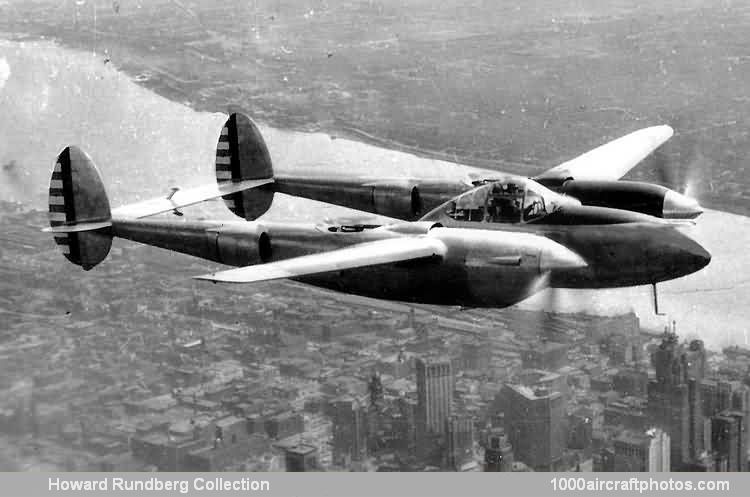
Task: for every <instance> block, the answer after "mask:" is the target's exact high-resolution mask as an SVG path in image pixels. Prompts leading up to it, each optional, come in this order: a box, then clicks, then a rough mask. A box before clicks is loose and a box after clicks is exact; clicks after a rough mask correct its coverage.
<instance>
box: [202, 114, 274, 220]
mask: <svg viewBox="0 0 750 497" xmlns="http://www.w3.org/2000/svg"><path fill="white" fill-rule="evenodd" d="M271 178H273V167H272V165H271V156H270V155H269V153H268V148H267V147H266V142H265V141H264V140H263V136H262V135H261V134H260V130H258V127H257V126H256V125H255V123H253V121H251V120H250V118H249V117H247V116H246V115H244V114H239V113H237V114H232V115H231V116H229V119H227V121H226V122H225V123H224V127H223V128H222V129H221V134H220V135H219V142H218V144H217V145H216V181H217V182H218V183H219V185H221V184H222V183H227V182H231V181H235V182H236V181H243V180H249V179H271ZM273 188H274V187H273V185H272V184H269V185H264V186H261V187H259V188H253V189H251V190H245V191H241V192H237V193H232V194H231V195H225V196H224V197H222V198H223V199H224V202H225V203H226V205H227V207H228V208H229V210H231V211H232V212H233V213H234V214H236V215H237V216H240V217H242V218H245V219H247V220H248V221H252V220H254V219H257V218H258V217H260V216H261V215H262V214H263V213H265V212H266V211H267V210H268V208H269V207H271V202H272V201H273Z"/></svg>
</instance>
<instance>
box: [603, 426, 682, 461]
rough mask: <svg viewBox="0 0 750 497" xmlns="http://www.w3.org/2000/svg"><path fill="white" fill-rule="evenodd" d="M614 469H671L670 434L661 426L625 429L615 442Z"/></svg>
mask: <svg viewBox="0 0 750 497" xmlns="http://www.w3.org/2000/svg"><path fill="white" fill-rule="evenodd" d="M614 452H615V459H614V468H613V469H614V471H622V472H633V471H636V472H643V471H648V472H665V471H669V470H670V467H671V465H670V461H669V457H670V452H671V448H670V441H669V435H668V434H667V433H665V432H664V431H663V430H662V429H660V428H651V429H650V430H647V431H645V432H635V431H632V430H625V431H623V432H622V433H621V434H620V435H619V436H618V437H617V438H616V439H615V442H614Z"/></svg>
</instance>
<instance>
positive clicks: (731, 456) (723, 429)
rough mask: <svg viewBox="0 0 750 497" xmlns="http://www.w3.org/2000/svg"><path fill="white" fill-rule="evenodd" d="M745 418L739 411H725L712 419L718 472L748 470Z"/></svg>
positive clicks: (712, 440)
mask: <svg viewBox="0 0 750 497" xmlns="http://www.w3.org/2000/svg"><path fill="white" fill-rule="evenodd" d="M743 418H744V416H743V415H742V413H741V412H739V411H724V412H722V413H721V414H719V415H718V416H714V417H713V418H711V443H712V446H713V449H714V451H715V454H716V469H717V471H744V470H745V469H746V468H745V466H746V464H747V462H746V461H747V454H746V451H745V444H744V440H743V439H744V437H743V435H744V433H743V428H744V419H743Z"/></svg>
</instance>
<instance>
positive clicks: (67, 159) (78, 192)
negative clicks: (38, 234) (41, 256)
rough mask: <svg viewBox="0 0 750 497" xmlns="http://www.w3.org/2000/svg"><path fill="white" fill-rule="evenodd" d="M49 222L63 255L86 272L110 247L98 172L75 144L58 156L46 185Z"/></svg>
mask: <svg viewBox="0 0 750 497" xmlns="http://www.w3.org/2000/svg"><path fill="white" fill-rule="evenodd" d="M49 224H50V228H48V229H46V230H45V231H48V232H51V233H53V234H54V238H55V243H57V245H58V246H59V247H60V249H61V250H62V252H63V254H64V255H65V257H66V258H67V259H68V260H69V261H70V262H72V263H73V264H77V265H79V266H81V267H82V268H83V269H85V270H86V271H88V270H89V269H91V268H93V267H94V266H96V265H97V264H99V263H100V262H101V261H103V260H104V258H105V257H107V254H108V253H109V249H110V247H111V246H112V235H111V234H110V233H109V226H111V214H110V209H109V200H108V199H107V193H106V192H105V191H104V185H103V184H102V180H101V177H100V176H99V171H98V170H97V169H96V166H95V165H94V163H93V161H92V160H91V159H90V158H89V156H88V155H86V153H85V152H84V151H83V150H81V149H80V148H78V147H75V146H71V147H66V148H65V149H64V150H63V151H62V152H60V155H58V156H57V161H56V162H55V168H54V170H53V171H52V179H51V180H50V186H49Z"/></svg>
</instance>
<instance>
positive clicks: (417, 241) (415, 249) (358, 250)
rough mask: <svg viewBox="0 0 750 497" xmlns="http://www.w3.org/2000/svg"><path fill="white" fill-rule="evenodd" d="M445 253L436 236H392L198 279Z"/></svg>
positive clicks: (266, 276)
mask: <svg viewBox="0 0 750 497" xmlns="http://www.w3.org/2000/svg"><path fill="white" fill-rule="evenodd" d="M445 252H446V247H445V244H444V243H443V242H441V241H440V240H438V239H436V238H432V237H427V236H426V237H414V238H391V239H388V240H378V241H375V242H365V243H360V244H357V245H353V246H351V247H346V248H342V249H337V250H331V251H329V252H322V253H319V254H312V255H304V256H301V257H295V258H292V259H286V260H282V261H278V262H269V263H267V264H256V265H253V266H246V267H242V268H237V269H230V270H227V271H220V272H218V273H212V274H206V275H202V276H196V277H195V279H199V280H208V281H213V282H222V283H256V282H259V281H270V280H277V279H282V278H296V277H299V276H306V275H312V274H319V273H326V272H329V271H341V270H344V269H353V268H358V267H365V266H375V265H378V264H389V263H394V262H403V261H408V260H415V259H423V258H426V257H442V256H444V255H445Z"/></svg>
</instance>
